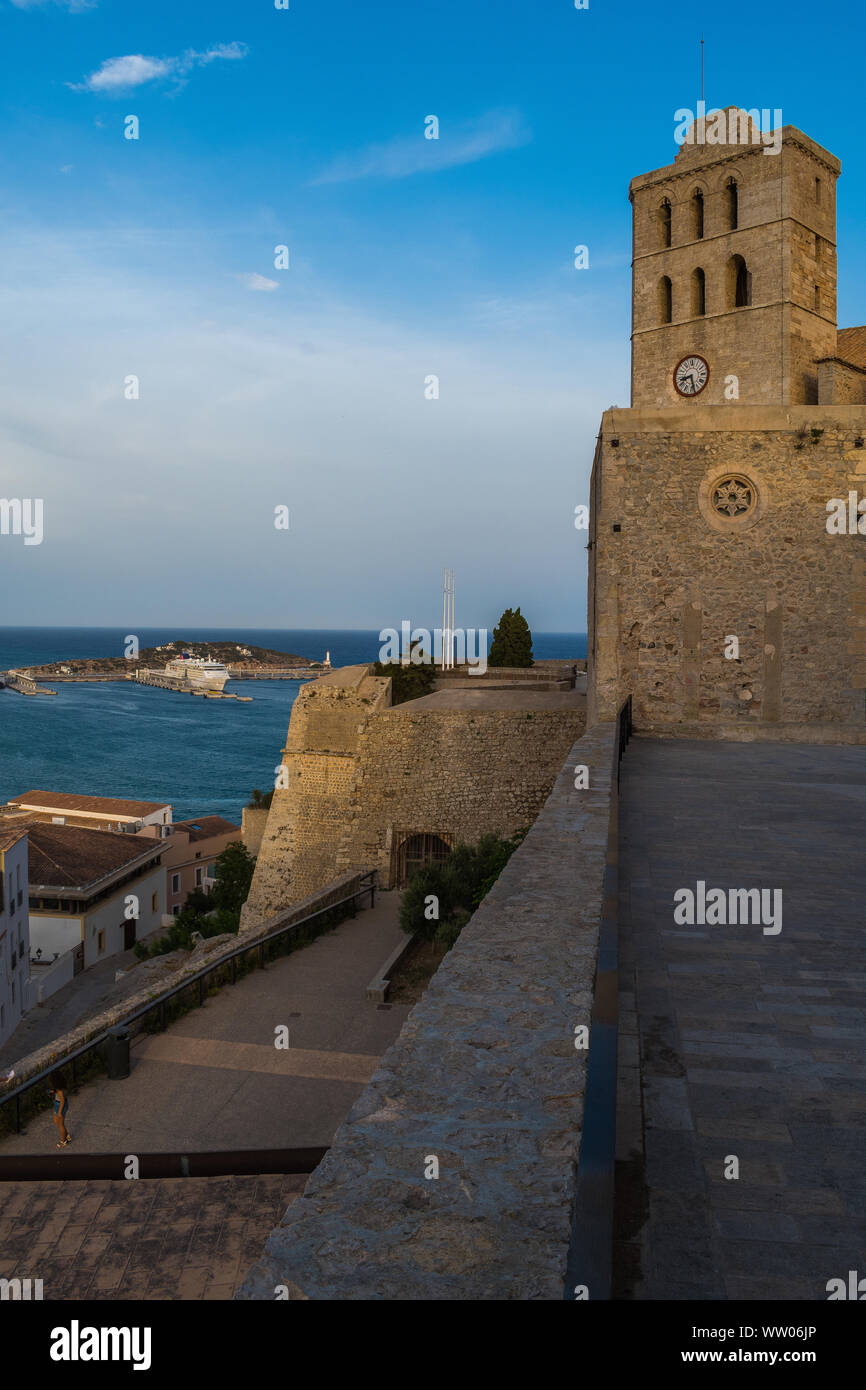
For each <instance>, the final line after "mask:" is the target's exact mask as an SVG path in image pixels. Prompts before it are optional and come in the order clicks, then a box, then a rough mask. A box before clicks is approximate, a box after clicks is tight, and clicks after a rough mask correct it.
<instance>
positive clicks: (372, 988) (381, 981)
mask: <svg viewBox="0 0 866 1390" xmlns="http://www.w3.org/2000/svg"><path fill="white" fill-rule="evenodd" d="M416 935H417V933H415V932H412V933H411V935H409V936H407V937H406V940H405V941H401V942H400V944H399V946H395V947H394V950H393V951H392V952H391V954H390V956H389V957H388V959H387V960H386V961H385V964H384V965H383V966H382V969H381V970H380V971H378V973H377V975H376V977H375V979H372V980H371V981H370V983H369V984H368V986H367V998H368V999H372V1000H373V1002H374V1003H375V1004H384V1003H385V1000H386V999H387V998H388V990H389V989H390V988H391V974H392V971H393V970H394V969H395V967H396V966H398V965H399V964H400V961H401V960H402V959H403V957H404V956H405V954H406V952H407V951H408V950H409V947H410V946H413V945H414V944H415V939H416Z"/></svg>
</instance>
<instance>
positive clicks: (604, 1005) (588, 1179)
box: [563, 695, 632, 1301]
mask: <svg viewBox="0 0 866 1390" xmlns="http://www.w3.org/2000/svg"><path fill="white" fill-rule="evenodd" d="M631 734H632V701H631V696H630V695H629V697H628V699H627V700H626V701H625V702H624V704H623V705H622V706H621V707H620V710H619V713H618V714H617V719H616V742H615V747H616V762H615V764H614V766H613V767H612V768H611V790H610V811H609V815H608V830H607V854H606V857H605V866H604V880H603V887H602V905H601V920H600V923H599V935H598V958H597V962H596V969H595V982H594V988H593V997H592V1011H591V1013H590V1048H589V1056H588V1057H587V1062H586V1087H585V1090H584V1104H583V1129H582V1132H581V1137H580V1154H579V1157H578V1163H577V1180H576V1183H575V1195H574V1209H573V1218H572V1233H571V1242H570V1246H569V1251H568V1259H567V1262H566V1274H565V1287H564V1291H563V1298H564V1299H566V1300H567V1301H572V1300H573V1299H574V1298H575V1290H576V1289H577V1288H579V1287H584V1288H586V1290H587V1292H588V1296H589V1298H591V1299H593V1300H598V1299H609V1298H610V1296H611V1288H612V1284H613V1223H614V1206H615V1200H616V1185H615V1174H616V1095H617V1032H618V1027H619V781H620V764H621V763H622V757H623V753H624V752H625V749H626V746H627V744H628V741H629V739H630V737H631Z"/></svg>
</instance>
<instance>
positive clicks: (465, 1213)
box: [236, 724, 615, 1301]
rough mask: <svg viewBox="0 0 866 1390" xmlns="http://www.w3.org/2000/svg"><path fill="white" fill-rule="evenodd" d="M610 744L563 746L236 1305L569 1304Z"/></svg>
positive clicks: (596, 733)
mask: <svg viewBox="0 0 866 1390" xmlns="http://www.w3.org/2000/svg"><path fill="white" fill-rule="evenodd" d="M614 742H615V736H614V726H612V725H601V724H600V725H598V726H597V727H596V728H595V729H594V730H591V731H590V733H588V734H587V735H585V736H584V737H583V738H582V739H580V740H579V741H578V742H577V743H576V744H575V745H574V746H573V747H571V748H570V750H569V751H568V756H567V758H566V759H565V765H564V767H563V768H562V771H561V773H560V775H559V777H558V778H557V779H556V783H555V786H554V788H553V791H552V793H551V795H550V797H549V799H548V801H547V802H546V804H545V806H544V808H543V809H542V811H541V814H540V815H539V817H538V819H537V820H536V822H535V824H534V825H533V827H532V829H531V831H530V832H529V835H528V836H527V838H526V840H525V841H524V843H523V844H522V845H521V846H520V848H519V849H518V850H517V851H516V853H515V854H514V855H512V857H511V859H510V860H509V862H508V864H507V865H506V867H505V869H504V870H503V872H502V874H501V876H500V878H499V879H498V881H497V882H496V884H495V885H494V887H493V889H492V890H491V892H490V893H489V894H488V895H487V897H486V898H485V900H484V902H483V903H482V904H481V907H480V908H479V910H478V911H477V912H476V913H475V915H474V916H473V918H472V919H471V921H470V922H469V923H468V924H467V925H466V927H464V929H463V932H462V934H461V936H460V939H459V940H458V942H457V944H456V946H454V948H453V949H452V950H451V951H450V952H449V954H448V956H447V957H446V958H445V960H444V962H443V964H442V965H441V966H440V968H439V970H438V971H437V973H436V975H435V976H434V978H433V980H432V982H431V984H430V986H429V987H428V989H427V992H426V993H425V995H424V998H423V999H422V1001H421V1003H420V1004H418V1005H416V1007H415V1008H414V1009H413V1010H412V1013H411V1015H410V1017H409V1019H408V1021H407V1022H406V1024H405V1025H404V1027H403V1030H402V1032H401V1034H400V1036H399V1038H398V1039H397V1042H396V1043H395V1044H394V1046H393V1047H391V1048H390V1049H389V1051H388V1052H387V1053H386V1054H385V1056H384V1057H383V1059H382V1062H381V1064H380V1067H379V1069H378V1071H377V1072H376V1074H375V1076H374V1077H373V1079H372V1081H371V1082H370V1084H369V1086H368V1087H367V1088H366V1090H365V1091H364V1092H363V1094H362V1095H361V1096H360V1098H359V1099H358V1101H357V1102H356V1103H355V1105H354V1106H353V1107H352V1110H351V1111H350V1113H349V1115H348V1118H347V1119H346V1121H345V1123H344V1124H343V1125H341V1126H340V1129H339V1130H338V1131H337V1133H336V1135H335V1136H334V1140H333V1142H332V1144H331V1147H330V1150H329V1152H328V1154H327V1155H326V1157H325V1159H324V1160H323V1161H322V1163H321V1164H320V1165H319V1167H318V1168H317V1170H316V1172H315V1173H314V1174H313V1176H312V1177H311V1179H310V1181H309V1182H308V1184H307V1187H306V1190H305V1192H304V1195H303V1197H302V1198H301V1199H300V1200H299V1201H297V1202H295V1203H294V1204H293V1206H291V1207H290V1208H289V1210H288V1211H287V1212H286V1214H285V1216H284V1217H283V1220H282V1222H281V1224H280V1226H279V1227H277V1229H276V1230H274V1231H273V1232H272V1234H271V1236H270V1238H269V1240H268V1243H267V1247H266V1249H265V1251H264V1253H263V1256H262V1258H261V1260H260V1261H259V1262H258V1264H256V1265H255V1266H254V1268H253V1269H252V1270H251V1271H250V1273H249V1275H248V1276H247V1279H246V1281H245V1283H244V1285H243V1286H242V1288H241V1290H240V1291H239V1293H238V1294H237V1295H236V1297H238V1298H242V1299H264V1300H268V1301H273V1299H274V1297H275V1296H276V1294H275V1291H276V1289H277V1287H278V1286H279V1285H284V1286H285V1287H286V1289H287V1291H288V1296H289V1298H290V1299H387V1300H401V1301H402V1300H421V1301H428V1300H446V1299H460V1300H461V1301H462V1300H468V1301H472V1300H486V1299H508V1300H526V1299H533V1300H537V1299H549V1300H554V1301H558V1300H561V1299H562V1297H563V1288H564V1281H565V1271H566V1260H567V1254H568V1248H569V1240H570V1235H571V1220H572V1210H573V1203H574V1184H575V1170H576V1165H577V1159H578V1154H579V1151H580V1141H581V1135H582V1130H583V1101H584V1090H585V1082H586V1059H587V1052H586V1051H579V1050H576V1049H575V1046H574V1029H575V1027H576V1026H579V1025H580V1024H582V1023H589V1021H590V1015H591V1010H592V1003H593V983H594V976H595V965H596V957H597V952H598V939H599V925H600V921H601V910H602V899H603V889H604V879H605V862H606V857H607V853H608V817H609V813H610V797H611V793H612V779H611V773H612V767H613V759H614V757H615V750H614ZM577 763H582V764H585V765H586V766H587V767H588V768H589V770H590V772H589V788H588V789H586V790H584V791H577V790H575V787H574V776H573V768H574V766H575V765H576V764H577ZM431 1155H432V1156H434V1157H435V1158H436V1159H437V1160H438V1163H439V1175H438V1178H437V1179H435V1180H432V1179H428V1178H427V1177H425V1170H426V1169H427V1168H428V1164H429V1157H430V1156H431ZM590 1297H593V1291H592V1290H590Z"/></svg>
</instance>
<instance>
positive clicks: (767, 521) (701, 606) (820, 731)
mask: <svg viewBox="0 0 866 1390" xmlns="http://www.w3.org/2000/svg"><path fill="white" fill-rule="evenodd" d="M762 425H763V426H764V427H763V428H762V427H761V426H762ZM864 426H866V411H864V410H863V409H862V408H861V409H859V410H858V409H857V408H855V407H851V406H841V407H837V408H828V407H815V408H811V409H809V408H803V407H799V408H797V407H791V408H790V409H783V408H777V409H776V410H774V411H770V410H754V409H751V408H749V407H743V406H739V407H738V406H732V407H729V408H725V407H697V408H695V409H688V410H682V409H680V410H677V411H674V410H670V411H656V412H652V411H640V410H634V411H617V412H609V413H608V414H607V415H606V416H605V418H604V422H603V435H602V445H601V453H600V458H599V459H598V460H597V462H596V469H595V481H594V495H595V516H594V519H593V532H592V538H593V540H594V547H593V550H592V552H591V556H592V568H593V572H594V573H593V581H594V582H593V585H592V586H591V588H592V607H593V610H594V619H593V625H594V642H595V663H594V669H593V673H592V680H591V684H592V687H593V688H592V693H591V700H590V706H591V709H592V710H593V714H594V715H597V716H598V717H600V718H602V719H611V718H613V717H615V713H616V709H617V708H618V706H619V704H620V703H621V701H622V700H623V699H624V698H625V696H626V695H627V694H628V693H629V692H633V694H634V719H635V725H636V727H637V728H638V729H644V730H649V729H652V730H654V731H663V730H665V729H667V730H669V731H673V730H674V729H676V731H677V732H679V733H680V734H683V733H686V732H687V733H688V734H689V736H695V735H698V736H701V735H709V736H714V735H715V734H717V733H718V732H720V731H722V732H724V736H726V737H733V738H755V737H759V738H760V737H767V738H774V739H777V738H786V737H790V738H794V739H795V738H798V737H803V735H804V732H807V733H808V736H809V737H810V738H811V739H813V740H820V739H824V740H825V741H850V742H864V741H866V718H864V689H866V566H864V562H863V559H862V557H861V555H860V551H861V549H862V546H863V538H862V536H859V535H830V534H828V532H827V529H826V522H827V511H826V504H827V502H828V501H829V499H831V498H833V497H844V498H847V496H848V493H849V490H851V489H854V490H855V491H857V493H858V496H860V497H863V496H866V448H862V447H861V448H857V447H856V445H855V440H856V439H857V438H858V437H860V436H861V432H862V431H863V428H864ZM813 427H814V428H816V429H819V430H823V433H821V434H819V435H818V436H816V440H815V442H813V437H812V434H811V430H812V428H813ZM799 430H805V438H804V439H801V438H799V437H798V433H797V432H798V431H799ZM613 439H617V440H618V443H617V444H616V445H614V444H613V442H612V441H613ZM731 474H737V475H740V474H741V475H743V477H744V478H745V479H746V480H747V481H749V483H750V485H752V486H753V487H754V488H756V489H757V496H758V514H757V519H756V520H755V521H754V524H751V525H748V526H746V527H740V526H738V525H736V524H735V525H730V524H729V523H728V521H727V520H726V519H724V518H722V517H720V516H718V515H717V514H714V513H713V512H712V511H711V509H709V507H708V495H709V491H710V489H711V486H712V483H713V479H717V478H719V477H721V476H724V475H731ZM614 525H616V526H617V527H618V528H620V529H619V530H617V531H614V529H613V528H614ZM730 635H735V636H736V637H737V638H738V639H739V659H728V658H726V656H725V645H726V639H727V638H728V637H729V636H730Z"/></svg>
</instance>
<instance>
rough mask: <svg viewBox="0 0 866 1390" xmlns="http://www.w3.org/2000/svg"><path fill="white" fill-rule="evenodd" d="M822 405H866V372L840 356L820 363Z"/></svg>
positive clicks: (819, 396)
mask: <svg viewBox="0 0 866 1390" xmlns="http://www.w3.org/2000/svg"><path fill="white" fill-rule="evenodd" d="M818 400H819V401H820V403H821V405H866V372H864V371H863V370H862V368H858V367H853V366H851V364H850V363H848V362H842V361H840V360H839V358H838V357H831V358H828V359H827V360H826V361H824V362H819V363H818Z"/></svg>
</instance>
